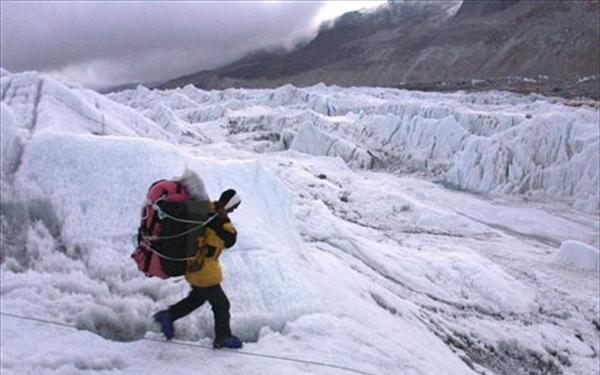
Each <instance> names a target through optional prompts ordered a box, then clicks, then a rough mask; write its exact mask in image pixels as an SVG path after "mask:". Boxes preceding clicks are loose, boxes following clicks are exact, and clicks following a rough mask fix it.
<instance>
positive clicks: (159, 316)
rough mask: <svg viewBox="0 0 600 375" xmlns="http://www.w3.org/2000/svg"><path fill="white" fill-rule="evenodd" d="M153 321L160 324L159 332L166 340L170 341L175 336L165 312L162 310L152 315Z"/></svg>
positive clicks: (167, 314)
mask: <svg viewBox="0 0 600 375" xmlns="http://www.w3.org/2000/svg"><path fill="white" fill-rule="evenodd" d="M154 321H155V322H157V323H158V324H160V331H161V332H162V333H163V335H165V337H166V338H167V340H171V339H172V338H173V336H174V335H175V328H173V322H172V321H171V317H170V316H169V312H168V311H167V310H162V311H159V312H157V313H156V314H154Z"/></svg>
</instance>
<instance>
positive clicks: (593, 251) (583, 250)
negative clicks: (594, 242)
mask: <svg viewBox="0 0 600 375" xmlns="http://www.w3.org/2000/svg"><path fill="white" fill-rule="evenodd" d="M556 260H557V261H558V262H559V263H562V264H565V265H568V266H572V267H575V268H577V269H581V270H592V271H596V272H598V271H599V270H600V255H599V254H598V249H597V248H595V247H592V246H590V245H588V244H585V243H583V242H580V241H574V240H570V241H564V242H563V243H562V244H561V245H560V251H559V253H558V256H557V257H556Z"/></svg>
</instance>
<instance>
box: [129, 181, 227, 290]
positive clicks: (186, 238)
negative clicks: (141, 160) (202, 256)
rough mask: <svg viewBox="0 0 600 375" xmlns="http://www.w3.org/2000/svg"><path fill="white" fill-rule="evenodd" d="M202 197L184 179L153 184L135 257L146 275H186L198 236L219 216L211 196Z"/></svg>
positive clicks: (133, 255)
mask: <svg viewBox="0 0 600 375" xmlns="http://www.w3.org/2000/svg"><path fill="white" fill-rule="evenodd" d="M202 198H204V199H205V200H198V199H197V195H194V196H192V195H191V194H190V192H189V191H188V188H187V187H186V186H185V185H184V184H183V183H181V182H180V181H171V180H160V181H156V182H155V183H153V184H152V185H151V186H150V189H149V190H148V194H147V195H146V203H145V205H144V207H143V208H142V218H141V222H140V226H139V228H138V236H137V248H136V249H135V250H134V252H133V254H132V255H131V257H132V258H133V259H134V260H135V262H136V264H137V267H138V269H139V270H140V271H142V272H144V274H146V276H149V277H152V276H156V277H159V278H162V279H166V278H169V277H173V276H182V275H184V274H185V271H186V264H187V260H188V259H190V258H192V257H193V256H194V255H195V254H196V251H197V243H198V239H199V238H200V237H202V236H203V235H204V234H205V232H206V225H207V224H208V223H209V222H210V221H211V220H212V219H214V218H215V216H216V213H214V212H213V211H212V210H211V205H210V202H209V201H208V196H206V195H204V196H202Z"/></svg>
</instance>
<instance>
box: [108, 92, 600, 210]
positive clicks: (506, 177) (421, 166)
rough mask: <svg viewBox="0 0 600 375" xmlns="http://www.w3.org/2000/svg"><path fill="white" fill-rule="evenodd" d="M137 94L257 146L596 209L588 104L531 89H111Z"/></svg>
mask: <svg viewBox="0 0 600 375" xmlns="http://www.w3.org/2000/svg"><path fill="white" fill-rule="evenodd" d="M346 93H351V94H349V95H347V94H346ZM139 97H142V98H148V99H147V100H146V102H147V103H148V102H157V101H161V102H162V103H164V105H166V106H168V107H169V108H171V109H172V110H174V111H175V112H176V113H175V115H177V116H179V117H180V118H181V119H185V120H186V121H187V122H189V123H191V124H194V123H198V122H200V123H201V122H206V121H215V120H219V119H221V120H222V121H224V122H225V123H226V124H227V126H228V129H229V132H230V134H234V135H237V136H236V137H235V138H232V140H234V141H237V142H240V143H251V144H253V147H254V149H255V150H256V151H259V152H271V151H279V150H281V149H287V148H289V147H291V146H292V145H293V147H294V148H295V149H298V150H302V151H303V152H308V153H314V154H315V155H332V156H340V157H342V158H343V159H344V160H345V161H346V162H347V163H348V165H350V166H352V167H355V168H384V169H385V170H389V171H401V172H406V171H409V172H414V171H419V172H424V173H426V174H428V175H432V176H436V177H437V178H441V179H443V180H444V181H445V182H447V183H448V184H451V185H454V186H455V187H457V188H460V189H464V190H468V191H473V192H479V193H488V194H501V195H505V194H509V195H525V196H527V197H528V198H530V199H536V200H542V201H551V200H555V199H559V200H561V201H564V202H567V203H568V204H571V205H573V206H575V207H577V208H579V209H582V210H585V211H587V212H589V213H595V212H599V210H600V206H599V204H600V203H599V198H598V189H597V186H598V181H599V180H598V170H599V169H600V168H599V166H600V163H599V161H598V154H599V153H600V151H599V150H600V146H599V136H598V127H599V123H598V112H597V110H596V109H593V108H585V107H581V108H576V109H575V108H572V107H567V106H566V104H567V103H566V102H561V101H560V100H558V101H557V100H548V99H546V98H544V97H540V96H535V95H531V96H520V95H516V94H508V93H497V92H491V93H484V94H465V93H455V94H437V93H419V92H409V91H402V90H392V89H378V88H353V89H350V90H347V91H344V89H341V88H339V87H335V86H331V87H327V86H324V85H316V86H313V87H308V88H297V87H294V86H291V85H286V86H283V87H280V88H277V89H275V90H272V91H269V90H243V89H230V90H225V91H222V92H206V91H202V90H197V89H195V88H193V87H192V86H188V87H186V88H185V89H181V90H172V91H170V95H167V97H165V94H163V93H154V92H152V91H149V90H147V89H142V88H140V89H138V90H137V91H135V92H132V91H129V92H124V93H118V94H113V96H112V98H114V99H115V100H117V101H120V102H122V103H124V104H128V105H131V106H133V107H136V108H137V107H139V106H140V105H141V106H144V104H140V101H141V99H139ZM182 97H185V98H188V99H187V100H185V99H182ZM136 98H137V99H136ZM150 98H151V99H150ZM174 100H176V102H175V103H174V102H173V101H174ZM145 105H146V106H147V104H145ZM199 108H202V109H201V110H199ZM225 108H228V109H229V110H225ZM307 122H308V123H309V125H306V124H305V123H307ZM170 123H171V124H173V123H177V121H170ZM318 132H324V133H326V134H327V136H326V137H320V138H319V137H317V138H319V139H321V138H323V140H322V142H323V144H321V145H317V144H315V143H314V142H312V141H313V140H314V139H315V137H314V136H310V135H311V134H312V135H315V134H319V133H318ZM243 134H246V136H242V135H243ZM293 136H297V138H298V139H296V140H294V139H293V138H294V137H293ZM257 138H260V139H261V143H260V144H255V143H254V141H255V140H256V139H257ZM283 139H285V142H283V141H282V140H283ZM307 142H308V143H307ZM333 143H335V145H336V146H334V147H331V148H329V146H331V145H332V144H333Z"/></svg>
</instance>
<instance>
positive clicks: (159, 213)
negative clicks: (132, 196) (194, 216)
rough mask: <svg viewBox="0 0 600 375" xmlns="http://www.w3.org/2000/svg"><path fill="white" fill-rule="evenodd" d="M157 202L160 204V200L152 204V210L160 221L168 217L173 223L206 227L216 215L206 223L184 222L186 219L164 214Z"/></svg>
mask: <svg viewBox="0 0 600 375" xmlns="http://www.w3.org/2000/svg"><path fill="white" fill-rule="evenodd" d="M158 202H160V200H157V201H156V202H155V203H153V204H152V208H154V209H155V210H156V212H157V213H158V218H159V219H160V220H162V219H164V218H165V217H168V218H169V219H171V220H174V221H178V222H180V223H186V224H200V226H202V225H206V224H208V223H209V222H210V221H211V220H212V219H214V217H215V216H217V214H214V215H213V217H211V218H209V219H208V220H207V221H204V222H202V221H195V220H186V219H182V218H180V217H175V216H171V215H169V214H168V213H166V212H165V211H163V210H162V209H161V208H160V206H159V205H158Z"/></svg>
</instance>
